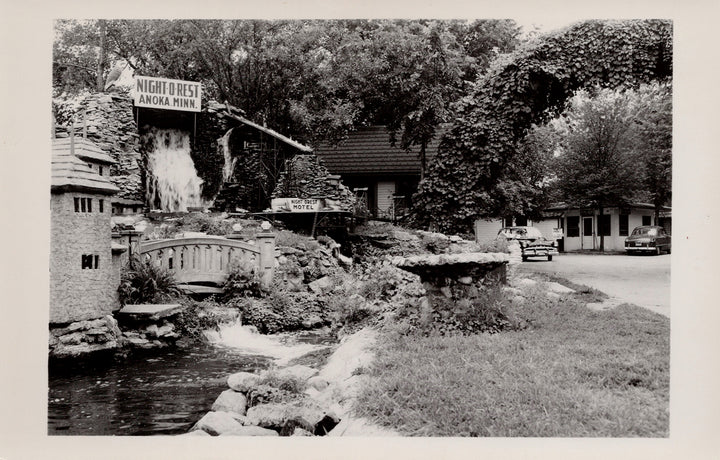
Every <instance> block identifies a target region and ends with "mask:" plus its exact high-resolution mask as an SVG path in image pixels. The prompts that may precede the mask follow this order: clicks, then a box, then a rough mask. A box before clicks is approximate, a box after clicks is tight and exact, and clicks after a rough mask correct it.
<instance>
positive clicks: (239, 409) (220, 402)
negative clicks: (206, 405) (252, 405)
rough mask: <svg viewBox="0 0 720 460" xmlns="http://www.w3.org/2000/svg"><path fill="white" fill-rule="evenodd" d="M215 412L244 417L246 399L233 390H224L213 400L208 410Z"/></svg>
mask: <svg viewBox="0 0 720 460" xmlns="http://www.w3.org/2000/svg"><path fill="white" fill-rule="evenodd" d="M210 409H211V410H213V411H216V412H231V413H235V414H239V415H245V412H246V411H247V398H246V397H245V395H244V394H242V393H238V392H237V391H235V390H232V389H230V390H225V391H223V392H222V393H220V396H218V398H217V399H216V400H215V402H214V403H213V405H212V407H211V408H210Z"/></svg>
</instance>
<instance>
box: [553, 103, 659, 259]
mask: <svg viewBox="0 0 720 460" xmlns="http://www.w3.org/2000/svg"><path fill="white" fill-rule="evenodd" d="M593 92H594V93H595V94H592V95H591V93H590V92H589V91H587V90H580V91H578V92H577V93H576V94H575V96H573V97H572V99H571V100H570V102H569V104H568V109H567V110H566V111H565V113H564V114H563V116H562V117H561V119H560V120H559V122H558V123H557V124H556V126H557V129H558V130H559V131H560V132H561V135H562V140H561V142H560V146H561V154H560V156H559V157H558V161H557V163H556V169H557V176H558V187H559V189H560V193H561V196H562V198H564V200H565V201H566V202H567V203H569V204H572V205H575V206H578V207H592V208H594V209H597V210H598V215H600V216H602V215H603V210H604V208H605V207H607V206H625V205H628V204H629V203H630V202H631V201H632V200H633V199H634V198H635V197H636V196H637V194H638V193H639V192H641V191H642V188H643V182H644V181H643V179H644V178H645V171H644V170H643V168H642V165H643V163H644V162H643V161H642V160H643V156H642V154H641V153H640V152H638V150H637V149H636V148H635V147H636V145H637V144H638V142H637V134H638V133H637V130H636V128H635V123H634V122H635V120H637V119H638V118H639V116H640V113H639V111H638V109H639V108H640V107H639V105H638V104H636V103H634V102H635V101H634V99H636V97H635V96H636V95H635V93H633V92H631V91H628V92H625V91H619V90H611V89H596V90H594V91H593ZM597 225H598V233H599V234H600V250H601V251H602V250H604V249H605V238H604V232H603V231H600V230H601V229H600V221H598V223H597Z"/></svg>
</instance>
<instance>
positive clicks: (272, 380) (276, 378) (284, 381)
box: [258, 371, 307, 395]
mask: <svg viewBox="0 0 720 460" xmlns="http://www.w3.org/2000/svg"><path fill="white" fill-rule="evenodd" d="M258 384H259V385H269V386H271V387H273V388H278V389H280V390H283V391H286V392H288V393H291V394H296V395H299V394H302V393H303V392H304V391H305V389H306V388H307V382H305V380H302V379H300V378H298V377H296V376H293V375H282V374H280V373H278V372H277V371H268V372H266V373H265V374H264V375H263V376H262V378H261V379H260V381H259V382H258Z"/></svg>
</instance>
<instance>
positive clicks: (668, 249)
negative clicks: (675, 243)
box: [667, 246, 670, 254]
mask: <svg viewBox="0 0 720 460" xmlns="http://www.w3.org/2000/svg"><path fill="white" fill-rule="evenodd" d="M667 253H668V254H670V246H668V248H667Z"/></svg>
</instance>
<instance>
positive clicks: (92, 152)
mask: <svg viewBox="0 0 720 460" xmlns="http://www.w3.org/2000/svg"><path fill="white" fill-rule="evenodd" d="M73 147H74V148H73V152H74V153H75V156H76V157H78V158H80V159H81V160H91V161H95V162H97V163H106V164H115V163H117V161H115V160H113V158H112V157H111V156H110V155H108V154H107V153H105V151H103V149H101V148H100V147H98V146H97V145H96V144H94V143H93V142H91V141H89V140H87V139H85V138H84V137H79V136H77V137H75V139H74V145H73ZM52 149H53V153H54V152H64V151H70V138H69V137H64V138H59V139H53V143H52Z"/></svg>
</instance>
